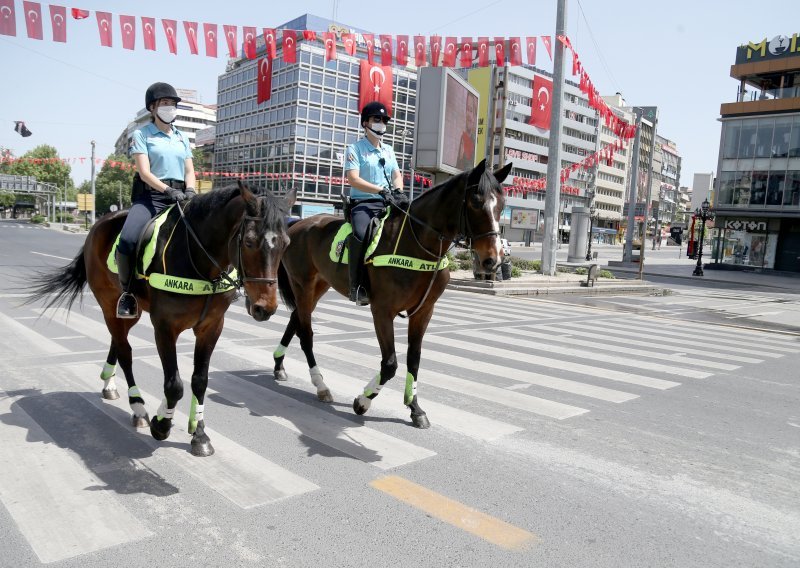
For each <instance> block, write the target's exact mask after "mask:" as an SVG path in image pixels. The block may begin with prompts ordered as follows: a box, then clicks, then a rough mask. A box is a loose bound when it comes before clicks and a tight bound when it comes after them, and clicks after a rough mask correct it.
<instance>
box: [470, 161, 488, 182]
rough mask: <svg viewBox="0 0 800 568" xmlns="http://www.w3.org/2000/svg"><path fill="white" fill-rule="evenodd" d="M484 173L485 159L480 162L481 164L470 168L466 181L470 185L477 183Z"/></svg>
mask: <svg viewBox="0 0 800 568" xmlns="http://www.w3.org/2000/svg"><path fill="white" fill-rule="evenodd" d="M485 171H486V158H484V159H483V160H481V163H480V164H478V165H477V166H475V167H474V168H472V169H471V170H470V171H469V174H467V179H468V180H469V181H470V182H472V183H477V180H479V179H481V176H482V175H483V174H484V172H485Z"/></svg>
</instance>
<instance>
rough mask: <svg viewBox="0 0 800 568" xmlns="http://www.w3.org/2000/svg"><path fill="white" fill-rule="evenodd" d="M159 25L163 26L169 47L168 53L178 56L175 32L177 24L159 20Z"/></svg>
mask: <svg viewBox="0 0 800 568" xmlns="http://www.w3.org/2000/svg"><path fill="white" fill-rule="evenodd" d="M161 23H162V24H164V35H166V36H167V45H168V46H169V51H170V53H172V54H173V55H177V54H178V34H177V33H176V30H177V29H178V22H176V21H175V20H161Z"/></svg>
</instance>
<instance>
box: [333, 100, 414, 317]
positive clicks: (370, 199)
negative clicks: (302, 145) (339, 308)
mask: <svg viewBox="0 0 800 568" xmlns="http://www.w3.org/2000/svg"><path fill="white" fill-rule="evenodd" d="M390 120H391V117H390V116H389V113H388V112H387V111H386V107H385V106H384V105H383V104H381V103H379V102H371V103H367V104H366V105H364V108H362V109H361V126H362V127H363V128H364V137H363V138H361V139H360V140H359V141H358V142H356V143H355V144H351V145H350V146H348V148H347V158H346V165H345V175H347V181H348V183H349V184H350V200H351V203H352V206H351V209H350V211H351V213H350V223H351V224H352V226H353V234H352V236H351V238H350V245H349V253H348V255H349V268H350V301H351V302H355V303H356V305H359V306H365V305H367V304H369V298H368V296H367V292H366V290H365V289H364V287H363V286H362V285H361V283H360V276H361V273H362V266H363V258H364V236H365V233H366V231H367V227H368V226H369V223H370V221H371V220H372V219H373V218H374V217H377V216H379V215H383V214H384V212H385V210H386V203H387V202H389V203H392V204H395V205H397V206H399V207H403V208H405V207H407V206H408V197H407V196H406V194H405V193H404V192H403V176H402V173H401V172H400V168H399V166H398V165H397V158H396V157H395V154H394V149H392V147H391V146H390V145H389V144H384V143H382V142H381V139H382V137H383V135H384V133H385V132H386V125H387V124H388V123H389V121H390Z"/></svg>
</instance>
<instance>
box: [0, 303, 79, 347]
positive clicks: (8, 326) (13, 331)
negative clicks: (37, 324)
mask: <svg viewBox="0 0 800 568" xmlns="http://www.w3.org/2000/svg"><path fill="white" fill-rule="evenodd" d="M0 329H2V330H3V335H4V336H5V337H6V340H5V341H3V342H0V353H4V352H6V351H8V355H9V356H12V355H13V356H19V355H20V354H26V355H30V350H35V351H36V352H38V353H45V354H47V355H51V354H56V353H59V354H60V353H68V352H69V349H67V348H66V347H62V346H61V345H59V344H58V343H56V342H55V341H51V340H50V339H47V338H46V337H44V336H43V335H42V334H40V333H38V332H36V331H33V330H32V329H31V328H29V327H28V326H26V325H23V324H21V323H19V322H18V321H15V320H14V319H13V318H10V317H8V316H7V315H5V314H3V313H0ZM20 341H24V342H25V343H26V345H25V347H24V349H19V342H20Z"/></svg>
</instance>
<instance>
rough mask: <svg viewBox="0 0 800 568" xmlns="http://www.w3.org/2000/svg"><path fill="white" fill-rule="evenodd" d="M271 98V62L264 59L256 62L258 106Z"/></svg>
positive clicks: (268, 59) (266, 58)
mask: <svg viewBox="0 0 800 568" xmlns="http://www.w3.org/2000/svg"><path fill="white" fill-rule="evenodd" d="M270 96H272V60H271V59H270V58H269V57H265V58H264V59H261V60H260V61H259V62H258V93H257V101H258V104H261V103H263V102H264V101H268V100H269V99H270Z"/></svg>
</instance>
